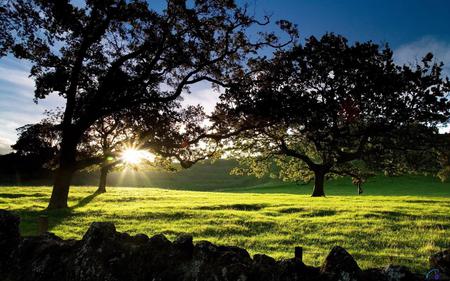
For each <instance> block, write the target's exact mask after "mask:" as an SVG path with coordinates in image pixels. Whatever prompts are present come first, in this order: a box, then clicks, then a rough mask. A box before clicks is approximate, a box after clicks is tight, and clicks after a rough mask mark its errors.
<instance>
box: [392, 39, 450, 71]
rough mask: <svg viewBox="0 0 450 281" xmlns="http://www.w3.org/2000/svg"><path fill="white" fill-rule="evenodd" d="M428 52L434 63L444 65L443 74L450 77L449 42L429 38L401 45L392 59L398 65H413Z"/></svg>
mask: <svg viewBox="0 0 450 281" xmlns="http://www.w3.org/2000/svg"><path fill="white" fill-rule="evenodd" d="M429 52H431V53H433V55H434V59H435V61H437V62H441V61H442V62H443V63H444V74H445V75H447V76H450V42H444V41H441V40H438V39H436V38H434V37H431V36H427V37H423V38H421V39H419V40H416V41H413V42H410V43H407V44H404V45H401V46H400V47H398V48H397V49H396V50H395V51H394V59H395V61H396V62H397V63H399V64H415V63H417V62H420V61H421V60H422V58H423V57H424V56H425V55H426V54H427V53H429Z"/></svg>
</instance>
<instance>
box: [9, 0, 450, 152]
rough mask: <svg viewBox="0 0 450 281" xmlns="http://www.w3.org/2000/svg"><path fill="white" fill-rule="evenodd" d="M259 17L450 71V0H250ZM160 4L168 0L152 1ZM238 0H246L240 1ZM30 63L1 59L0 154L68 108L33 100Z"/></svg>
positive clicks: (209, 105)
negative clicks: (383, 47)
mask: <svg viewBox="0 0 450 281" xmlns="http://www.w3.org/2000/svg"><path fill="white" fill-rule="evenodd" d="M245 2H247V3H248V4H249V5H250V8H249V11H251V12H252V13H254V14H255V15H256V16H263V15H265V14H268V15H271V18H272V20H273V21H275V20H278V19H286V20H290V21H291V22H293V23H295V24H297V25H298V28H299V31H300V37H301V38H306V37H309V36H311V35H313V36H316V37H320V36H321V35H323V34H324V33H326V32H334V33H337V34H341V35H344V36H345V37H347V38H348V39H349V41H350V42H354V41H367V40H372V41H373V42H375V43H380V44H384V43H388V44H389V45H390V46H391V48H392V49H393V50H394V56H395V60H396V62H397V63H400V64H408V63H414V62H415V61H417V60H420V58H421V57H422V56H424V55H425V54H426V53H428V52H430V51H431V52H433V53H434V54H435V58H436V59H437V60H439V61H443V62H444V64H445V65H446V66H445V68H444V70H445V73H446V75H449V76H450V31H449V30H450V29H449V28H450V1H448V0H365V1H362V0H247V1H245ZM149 3H150V5H154V6H155V7H156V8H157V9H160V8H161V7H162V6H163V3H164V1H157V0H149ZM238 3H244V1H242V0H238ZM29 69H30V64H29V63H27V62H26V61H19V60H16V59H14V58H12V57H10V56H8V57H4V58H1V59H0V154H4V153H8V152H10V151H11V148H10V145H11V144H13V143H14V142H15V141H16V139H17V133H16V128H18V127H21V126H24V125H26V124H30V123H36V122H38V121H39V120H40V119H42V117H43V113H44V111H45V110H46V109H54V108H55V107H63V106H64V103H63V100H62V99H61V98H60V97H58V96H49V97H48V98H47V99H45V100H39V102H38V103H37V104H36V103H35V102H34V101H33V89H34V82H33V81H32V80H31V79H30V78H29V77H28V75H29ZM184 99H185V100H184V103H185V104H201V105H203V106H204V107H205V109H206V110H207V111H211V110H212V109H213V108H214V104H215V102H216V101H217V99H218V93H216V92H214V91H212V90H211V89H210V88H209V87H208V86H207V85H205V84H203V85H198V86H196V87H193V88H192V89H191V94H190V95H186V96H185V98H184Z"/></svg>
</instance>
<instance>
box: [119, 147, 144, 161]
mask: <svg viewBox="0 0 450 281" xmlns="http://www.w3.org/2000/svg"><path fill="white" fill-rule="evenodd" d="M142 156H143V155H142V151H140V150H137V149H133V148H128V149H126V150H124V151H123V152H122V156H121V158H122V161H123V162H125V163H127V164H133V165H136V164H139V163H140V162H141V161H142V158H143V157H142Z"/></svg>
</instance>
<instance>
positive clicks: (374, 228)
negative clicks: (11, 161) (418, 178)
mask: <svg viewBox="0 0 450 281" xmlns="http://www.w3.org/2000/svg"><path fill="white" fill-rule="evenodd" d="M424 188H426V187H425V186H424ZM265 189H266V187H264V188H261V189H260V190H261V191H263V190H265ZM380 189H381V187H380ZM389 189H390V190H391V191H394V189H393V188H392V189H391V188H389ZM94 191H95V188H86V187H74V188H72V190H71V194H70V198H71V201H70V202H69V206H70V209H68V210H64V211H52V212H45V211H43V210H44V209H45V207H46V205H47V202H48V198H49V196H50V188H48V187H27V188H21V187H1V188H0V209H7V210H10V211H13V212H14V213H15V214H17V215H19V216H20V217H21V219H22V221H21V224H20V230H21V233H22V235H35V234H36V231H37V228H38V227H37V223H36V222H37V218H38V217H39V216H40V215H43V214H45V215H47V216H48V217H49V230H50V231H51V232H53V233H55V234H56V235H58V236H60V237H62V238H64V239H69V238H73V239H80V238H81V237H82V236H83V235H84V233H85V232H86V229H87V228H88V227H89V225H90V224H91V223H92V222H94V221H109V222H113V223H114V224H115V225H116V228H117V229H118V230H119V231H121V232H128V233H130V234H131V235H136V234H138V233H145V234H146V235H148V236H152V235H155V234H158V233H162V234H164V235H165V236H166V237H168V238H169V239H171V240H173V239H175V238H176V237H177V236H179V235H182V234H185V233H187V234H190V235H192V236H193V237H194V239H195V241H199V240H208V241H211V242H212V243H215V244H221V245H236V246H239V247H242V248H245V249H247V250H248V251H249V253H250V254H251V255H254V254H259V253H265V254H268V255H270V256H272V257H274V258H276V259H281V258H289V257H292V251H293V249H294V247H296V246H302V247H303V249H304V253H303V260H304V261H305V263H307V264H311V265H314V266H320V265H321V263H322V261H323V259H324V258H325V257H326V255H327V254H328V251H329V249H331V248H332V247H333V246H335V245H340V246H342V247H343V248H345V249H347V250H348V251H349V252H350V253H352V255H353V256H354V257H355V259H356V260H357V261H358V264H359V266H360V267H361V268H363V269H367V268H373V267H378V266H384V265H386V263H387V261H389V263H393V264H402V265H405V266H408V267H409V268H411V270H413V271H414V272H418V273H425V272H426V270H427V269H428V257H429V256H430V255H432V254H433V253H436V252H439V251H442V250H444V249H447V248H449V247H450V220H449V215H448V214H449V213H450V198H448V197H424V196H329V197H326V198H311V197H310V196H309V195H292V194H255V193H246V194H242V193H228V192H227V193H223V192H222V193H218V192H192V191H175V190H165V189H155V188H109V190H108V192H107V193H105V194H100V195H97V196H95V195H93V194H92V193H93V192H94ZM253 191H256V190H255V189H253ZM380 192H381V191H380ZM411 194H414V193H411Z"/></svg>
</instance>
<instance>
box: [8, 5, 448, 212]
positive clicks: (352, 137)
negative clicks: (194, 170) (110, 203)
mask: <svg viewBox="0 0 450 281" xmlns="http://www.w3.org/2000/svg"><path fill="white" fill-rule="evenodd" d="M166 4H167V5H166V6H165V8H164V9H163V10H162V11H157V10H154V9H152V8H151V7H150V6H149V4H148V3H147V2H146V1H143V0H134V1H125V0H107V1H86V2H85V3H84V5H82V6H81V7H80V6H75V5H73V4H72V3H71V2H70V1H68V0H58V1H56V0H54V1H43V0H13V1H7V2H4V3H2V4H0V30H1V31H0V56H2V55H7V54H12V55H14V56H15V57H17V58H19V59H24V60H27V61H29V62H31V64H32V69H31V73H30V74H31V77H33V79H34V80H35V82H36V88H35V99H36V100H39V99H44V98H46V97H47V96H48V95H50V94H58V95H60V96H62V97H63V98H64V99H65V101H66V104H65V107H64V109H63V110H62V111H61V112H57V113H55V114H53V115H52V116H51V118H47V119H46V120H43V121H42V122H41V123H39V124H34V125H29V126H26V127H23V128H22V129H20V130H19V134H20V137H19V140H18V142H17V143H16V144H15V145H14V147H13V148H14V149H15V150H16V151H18V153H19V154H20V155H23V156H27V155H28V156H27V157H31V155H33V154H34V153H37V154H39V155H42V158H40V160H42V163H43V165H44V164H45V165H47V166H49V167H52V169H54V170H55V177H54V185H53V192H52V196H51V199H50V202H49V206H48V208H50V209H57V208H65V207H67V201H68V194H69V188H70V184H71V181H72V177H73V174H74V173H75V172H76V171H79V170H83V169H87V168H92V167H97V168H98V169H100V171H101V173H100V175H101V177H100V181H99V182H100V183H99V190H98V191H99V192H104V191H105V185H106V176H107V174H108V172H109V171H111V170H112V169H114V168H115V167H118V165H119V164H120V152H121V151H123V149H124V148H125V147H126V146H127V145H128V146H129V145H133V146H135V147H138V148H140V149H147V150H149V151H151V152H152V153H154V154H155V155H157V157H158V161H159V162H160V164H161V165H166V166H170V165H171V164H172V163H174V162H176V163H179V164H180V166H181V167H183V168H189V167H190V166H192V165H193V164H195V163H196V162H198V161H201V160H203V159H207V158H214V157H220V155H221V154H222V153H224V152H227V153H226V155H228V156H230V155H231V156H233V157H235V158H237V159H238V160H239V161H240V163H241V166H240V167H238V168H237V169H235V171H234V173H236V174H251V175H256V176H262V175H265V174H269V173H272V174H273V176H276V177H279V178H282V179H285V180H297V181H305V182H308V181H310V180H314V183H315V184H314V190H313V192H312V195H313V196H324V195H325V190H324V183H325V180H326V178H327V177H336V176H350V177H352V178H353V179H354V183H355V184H357V185H358V186H360V184H361V183H362V182H364V181H365V180H366V179H367V178H368V177H370V176H372V175H373V174H374V173H378V172H385V173H387V174H398V173H405V172H425V171H432V172H437V171H438V170H439V169H441V168H443V169H442V170H441V173H440V175H441V176H442V177H445V175H446V172H445V171H447V170H448V166H449V165H448V156H446V155H448V151H449V150H445V149H444V148H446V147H448V145H447V142H448V137H447V135H442V134H439V131H438V127H439V126H442V125H443V124H445V123H446V122H447V121H448V119H449V117H450V102H449V99H448V94H449V92H450V82H449V80H448V78H445V77H443V74H442V63H438V62H436V61H434V60H433V55H432V54H427V55H426V56H425V57H424V58H423V59H422V61H420V62H419V63H417V64H416V65H397V64H396V63H395V62H394V60H393V52H392V50H391V49H390V48H389V46H387V45H386V46H380V45H377V44H375V43H373V42H363V43H360V42H356V43H353V44H349V43H348V41H347V39H346V38H344V37H343V36H340V35H336V34H333V33H327V34H325V35H324V36H322V37H321V38H316V37H310V38H307V39H306V41H305V43H304V44H301V43H299V41H298V38H299V36H298V31H297V28H296V26H295V25H294V24H292V23H290V22H288V21H285V20H279V21H277V24H278V27H279V30H278V31H276V32H275V31H274V32H269V31H267V30H268V24H269V23H270V19H269V17H265V18H263V19H261V20H260V19H257V18H255V17H254V16H251V15H250V14H249V13H248V7H247V6H245V5H244V6H239V5H237V4H236V3H235V2H234V1H230V0H212V1H202V0H198V1H193V2H188V1H182V0H168V1H167V2H166ZM251 29H260V30H262V31H261V32H258V33H257V35H258V36H254V34H252V33H251V31H250V30H251ZM252 35H253V36H252ZM262 50H264V52H262ZM267 50H271V51H272V52H273V55H272V56H269V57H267V56H265V55H263V54H265V53H267ZM198 83H208V84H210V85H211V86H212V87H213V88H215V89H219V90H221V91H222V94H221V96H220V102H219V103H218V105H217V106H216V108H215V110H214V112H213V113H212V114H210V115H207V114H205V112H204V111H203V108H201V107H194V106H190V107H183V106H182V105H181V99H182V96H183V95H186V94H188V92H189V87H190V86H192V85H194V84H198ZM274 166H275V167H274Z"/></svg>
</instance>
